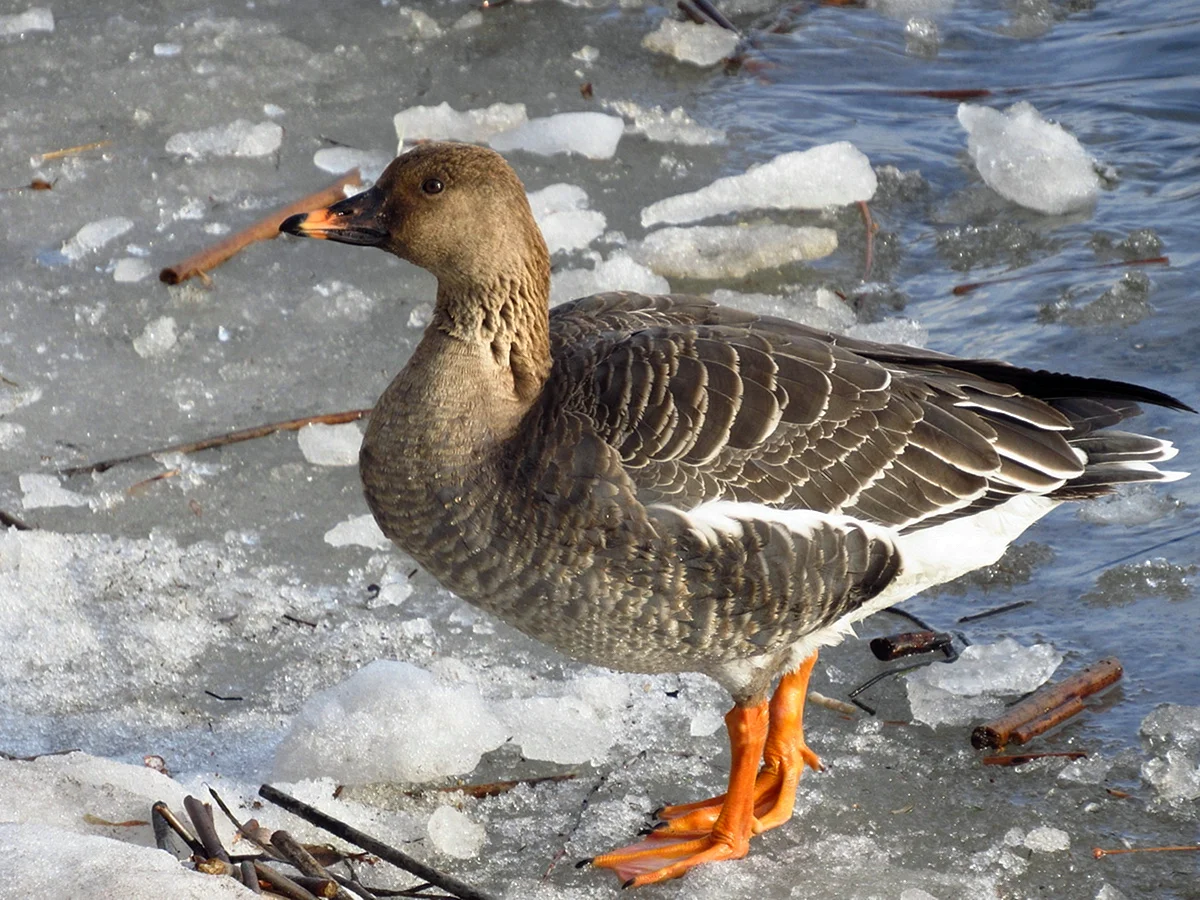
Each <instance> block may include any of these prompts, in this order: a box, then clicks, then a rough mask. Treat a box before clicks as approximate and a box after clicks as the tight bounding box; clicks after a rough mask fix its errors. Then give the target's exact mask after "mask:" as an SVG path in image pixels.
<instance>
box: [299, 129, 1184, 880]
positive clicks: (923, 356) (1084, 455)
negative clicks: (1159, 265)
mask: <svg viewBox="0 0 1200 900" xmlns="http://www.w3.org/2000/svg"><path fill="white" fill-rule="evenodd" d="M283 230H284V231H289V232H291V233H293V234H303V235H308V236H313V237H326V238H331V239H334V240H340V241H343V242H347V243H357V244H366V245H372V246H379V247H381V248H382V249H384V250H388V251H389V252H392V253H395V254H396V255H398V256H401V257H403V258H405V259H408V260H410V261H412V262H414V263H416V264H417V265H420V266H423V267H424V268H426V269H428V270H429V271H431V272H432V273H433V274H434V275H435V276H437V279H438V293H437V304H436V307H435V311H434V315H433V320H432V322H431V324H430V326H429V328H428V329H427V330H426V333H425V336H424V337H423V338H422V340H421V343H420V344H419V346H418V347H417V349H416V350H415V351H414V353H413V356H412V359H411V360H410V361H409V363H408V365H407V366H406V367H405V369H404V371H403V372H401V373H400V375H399V376H397V378H396V379H395V381H393V382H392V384H391V386H390V387H389V388H388V389H387V391H386V392H385V393H384V395H383V396H382V397H381V398H380V400H379V402H378V404H377V406H376V408H375V411H374V413H373V415H372V417H371V422H370V426H369V428H368V429H367V434H366V438H365V440H364V443H363V448H362V456H361V472H362V478H363V483H364V486H365V491H366V497H367V501H368V503H369V505H370V507H371V510H372V512H373V513H374V515H375V518H376V519H377V520H378V522H379V524H380V527H381V528H382V529H383V531H384V533H385V534H387V535H388V536H389V537H390V538H391V539H392V540H394V541H395V542H396V543H397V544H398V545H399V546H400V547H402V548H403V549H404V550H406V551H407V552H408V553H410V554H411V555H412V556H413V557H414V558H415V559H417V560H418V561H419V562H420V563H421V564H422V565H424V566H425V567H426V568H427V569H428V570H429V571H430V572H431V573H432V574H433V575H434V576H435V577H436V578H437V579H438V580H439V581H441V582H442V583H443V584H444V585H446V586H447V587H448V588H450V589H451V590H453V591H455V592H456V593H457V594H459V595H460V596H461V597H463V598H464V599H466V600H468V601H470V602H471V603H473V604H475V605H477V606H479V607H481V608H482V609H485V610H487V611H489V612H491V613H493V614H494V615H496V616H498V617H500V618H501V619H503V620H505V621H506V622H508V623H510V624H512V625H514V626H516V627H517V628H519V629H521V630H522V631H524V632H525V633H527V634H529V635H532V636H533V637H536V638H538V639H539V640H542V641H544V642H546V643H547V644H549V645H551V646H553V647H555V648H557V649H558V650H560V651H562V652H564V653H566V654H569V655H571V656H574V657H576V658H578V659H583V660H587V661H589V662H593V663H598V664H600V665H605V666H609V667H612V668H616V669H622V670H626V671H641V672H664V671H683V670H687V671H698V672H704V673H707V674H709V675H711V676H712V677H713V678H715V679H717V680H718V681H720V682H721V683H722V684H724V685H725V686H726V687H727V688H728V689H729V690H730V692H731V693H732V694H733V696H734V699H735V701H736V704H737V705H736V707H735V711H734V713H731V716H733V717H740V718H738V719H737V722H736V723H735V722H733V721H731V723H730V730H731V737H732V738H733V739H734V746H735V775H734V776H732V777H731V787H730V795H729V796H730V798H733V797H734V796H735V793H736V796H737V797H738V801H737V804H734V803H733V801H732V800H731V801H730V802H728V803H725V802H724V801H723V800H722V798H715V799H714V800H713V801H711V802H709V803H708V804H707V805H706V806H705V807H704V809H703V810H702V811H696V810H693V809H690V808H689V810H687V811H685V812H677V813H676V814H674V815H672V814H671V813H667V814H666V815H667V818H668V820H669V824H668V827H667V829H666V832H665V833H666V834H668V835H669V838H664V837H663V833H656V836H655V837H654V838H652V839H651V840H650V841H648V842H646V844H645V845H635V846H634V847H633V848H627V849H626V850H624V851H618V852H617V853H615V854H610V855H608V856H606V857H602V858H600V859H598V860H597V862H598V863H599V864H601V865H607V866H609V867H611V868H614V869H616V870H617V871H618V873H619V874H621V875H622V877H631V876H634V877H635V880H636V883H639V884H640V883H647V882H650V881H654V880H658V879H660V878H663V877H670V876H673V875H676V874H680V873H681V872H682V871H683V870H684V869H686V868H688V867H689V866H691V865H694V864H695V863H696V862H700V861H705V860H707V859H713V858H723V857H727V856H736V855H740V854H741V853H743V852H744V844H745V840H748V837H749V831H754V830H761V828H762V827H772V826H773V825H774V824H779V822H780V821H782V820H785V819H786V817H787V815H790V809H791V797H790V796H786V795H787V794H788V793H789V791H790V792H791V794H793V795H794V778H795V777H798V770H797V768H796V767H797V766H799V769H802V768H803V766H804V765H805V763H807V764H808V765H810V766H812V765H815V756H812V754H811V751H808V750H807V747H806V746H805V745H804V742H803V736H802V731H801V730H800V725H799V710H798V708H796V706H797V703H799V704H800V705H802V703H803V685H804V684H805V683H806V680H807V671H808V669H809V668H811V661H810V662H808V663H807V666H806V667H802V668H799V669H798V668H797V667H799V666H800V664H801V663H802V662H803V661H804V660H806V659H808V658H809V657H811V656H812V655H813V654H814V653H815V651H816V650H817V649H818V648H819V647H820V646H822V645H824V644H829V643H833V642H835V641H836V640H839V639H840V637H841V636H842V634H844V633H845V631H846V630H847V628H848V626H849V624H850V623H852V622H853V621H855V620H857V619H859V618H862V617H863V616H865V615H867V614H868V613H869V612H871V611H873V610H874V609H878V608H882V607H883V606H887V605H890V604H892V603H895V602H898V601H899V600H902V599H904V598H905V597H907V596H910V595H911V594H913V593H915V592H916V591H919V590H921V589H922V588H923V587H926V586H928V585H929V584H932V583H936V582H938V581H942V580H945V579H946V578H949V577H954V576H955V575H957V574H961V573H962V572H964V571H967V570H969V569H971V568H974V567H976V566H978V565H982V564H985V563H987V562H991V561H993V560H994V559H996V558H998V557H999V555H1000V553H1002V552H1003V550H1004V547H1005V545H1006V544H1007V542H1008V541H1010V540H1011V539H1012V538H1013V537H1015V536H1016V534H1019V533H1020V531H1021V530H1023V529H1024V528H1025V527H1026V526H1027V525H1028V524H1030V523H1031V522H1032V521H1034V520H1036V518H1038V517H1040V515H1042V514H1044V513H1045V512H1047V511H1048V510H1049V509H1050V508H1052V507H1053V506H1054V505H1056V504H1057V502H1059V501H1060V500H1062V499H1067V498H1076V497H1085V496H1092V495H1095V494H1097V493H1102V492H1104V491H1106V490H1108V489H1110V487H1111V485H1114V484H1118V483H1122V482H1125V481H1155V480H1163V479H1169V478H1174V477H1180V476H1179V475H1178V474H1177V473H1163V472H1160V471H1159V470H1157V469H1156V468H1154V466H1153V463H1155V462H1158V461H1162V460H1165V459H1169V458H1171V456H1173V455H1174V450H1173V449H1172V448H1171V447H1170V444H1169V443H1167V442H1165V441H1161V440H1158V439H1156V438H1149V437H1145V436H1141V435H1136V434H1130V433H1125V432H1118V431H1099V429H1103V428H1108V427H1110V426H1112V425H1115V424H1116V423H1118V422H1120V421H1122V420H1124V419H1126V418H1128V417H1130V416H1132V415H1136V414H1137V413H1138V412H1139V409H1138V407H1137V405H1136V404H1137V403H1138V402H1149V403H1155V404H1159V405H1163V406H1168V407H1171V408H1175V409H1186V408H1187V407H1186V406H1184V405H1183V404H1182V403H1180V402H1179V401H1177V400H1174V399H1173V398H1171V397H1168V396H1167V395H1165V394H1161V393H1159V392H1157V391H1153V390H1149V389H1146V388H1140V387H1136V386H1133V385H1127V384H1122V383H1119V382H1114V381H1106V380H1097V379H1087V378H1079V377H1075V376H1070V375H1058V374H1051V373H1047V372H1033V371H1029V370H1026V369H1020V368H1016V367H1013V366H1009V365H1007V364H1005V363H1000V362H994V361H987V360H961V359H956V358H953V357H950V356H946V355H943V354H938V353H934V352H930V351H923V350H915V349H912V348H908V347H898V346H885V345H880V344H873V343H869V342H865V341H855V340H850V339H847V338H844V337H840V336H836V335H832V334H828V333H825V332H821V331H817V330H814V329H811V328H806V327H804V326H801V325H798V324H795V323H793V322H788V321H786V320H783V319H778V318H771V317H765V316H755V315H751V314H749V313H745V312H741V311H738V310H734V309H729V308H724V307H719V306H716V305H714V304H712V303H711V302H709V301H707V300H705V299H702V298H697V297H686V296H673V295H671V296H645V295H640V294H628V293H609V294H599V295H596V296H592V297H586V298H583V299H581V300H576V301H574V302H572V303H568V304H565V305H563V306H559V307H557V308H555V309H554V310H549V309H548V297H549V257H548V254H547V251H546V247H545V243H544V242H543V240H542V237H541V234H540V232H539V230H538V228H537V225H536V224H535V222H534V220H533V217H532V215H531V213H530V211H529V206H528V203H527V202H526V200H525V194H524V189H523V187H522V185H521V183H520V181H519V180H518V179H517V177H516V175H515V174H514V173H513V171H512V170H511V169H510V168H509V167H508V165H507V164H506V163H505V162H504V161H503V160H502V159H501V158H500V157H499V156H498V155H497V154H495V153H493V152H492V151H490V150H485V149H483V148H479V147H473V146H469V145H462V144H426V145H422V146H419V147H417V148H415V149H414V150H412V151H410V152H408V153H406V154H405V155H404V156H401V157H400V158H398V159H397V160H396V161H395V162H393V163H392V165H391V166H389V168H388V169H387V171H386V172H385V173H384V175H383V177H382V178H381V179H380V181H379V183H378V184H377V185H376V186H375V187H374V188H372V189H371V190H369V191H366V192H364V193H363V194H360V195H358V196H356V197H352V198H349V199H348V200H345V201H343V202H341V203H338V204H335V205H334V206H332V207H330V208H329V209H328V210H320V211H316V212H314V213H310V214H308V215H307V216H297V217H294V218H292V219H289V220H288V221H287V222H285V223H284V225H283ZM950 529H956V530H953V531H952V530H950ZM960 534H962V535H966V537H965V538H962V539H961V540H962V541H963V547H964V548H965V549H963V550H962V551H961V559H953V558H949V559H947V558H945V557H953V555H954V554H953V553H950V552H948V551H951V550H954V548H955V546H956V545H957V542H958V541H959V540H960V538H959V535H960ZM948 540H949V541H950V542H949V543H948ZM793 670H796V671H797V672H798V673H802V677H801V676H800V675H799V674H796V675H792V676H787V677H785V679H784V683H783V685H782V686H781V688H780V691H779V692H777V694H776V705H777V706H778V707H779V709H778V710H777V709H776V706H774V705H773V706H772V708H771V712H770V719H771V722H770V725H771V729H772V738H770V739H766V740H767V750H766V755H765V757H763V758H764V760H765V761H764V768H763V773H762V774H760V775H759V776H758V783H757V785H756V784H755V782H754V770H755V769H756V768H757V765H758V759H759V757H762V756H763V750H762V746H761V744H762V740H763V739H764V738H761V737H759V736H756V735H757V731H756V729H757V730H761V731H763V732H764V734H765V730H764V729H765V728H766V724H765V723H766V719H765V716H766V715H767V713H766V712H765V710H766V696H767V693H768V691H769V690H770V687H771V684H772V682H773V681H774V679H776V678H777V677H779V676H780V675H781V674H783V673H785V672H791V671H793ZM796 679H800V680H799V681H797V680H796ZM797 693H798V695H799V700H798V701H797V700H796V699H795V695H796V694H797ZM785 695H786V698H788V699H787V702H786V703H785V702H784V700H781V699H780V698H781V697H784V696H785ZM756 711H757V712H756ZM755 716H758V718H755ZM747 717H749V718H747ZM759 719H761V720H762V721H761V722H759ZM792 719H794V720H795V721H794V722H793V721H792ZM743 720H745V721H743ZM747 722H750V724H746V723H747ZM760 726H761V727H760ZM742 731H747V733H749V734H750V735H751V737H750V738H749V740H750V744H749V745H748V746H749V748H750V749H749V750H748V751H746V753H743V752H742V751H743V750H744V749H745V748H744V747H742V746H741V745H740V744H739V741H741V740H742V738H741V737H739V736H738V735H739V734H740V733H741V732H742ZM756 741H757V742H758V748H757V750H756V749H754V748H755V742H756ZM780 747H783V748H784V749H782V750H781V749H779V748H780ZM772 748H775V749H772ZM747 753H748V754H750V755H753V756H754V758H753V759H752V760H751V762H750V763H748V764H747V763H744V762H740V761H739V760H741V758H742V756H745V755H747ZM747 765H749V766H750V768H749V770H748V771H749V772H750V775H749V776H746V775H745V770H746V766H747ZM739 767H740V768H739ZM739 772H740V773H741V774H738V773H739ZM780 773H782V774H780ZM768 776H769V777H768ZM793 776H794V777H793ZM747 777H749V779H750V781H749V783H748V784H749V787H746V786H742V787H738V786H737V785H738V784H741V782H744V781H746V778H747ZM738 779H741V781H738ZM764 779H765V780H764ZM789 779H790V780H789ZM735 782H737V783H736V784H735ZM764 785H765V786H764ZM789 785H790V786H789ZM747 791H749V792H750V793H747ZM747 797H750V798H751V799H750V800H747V799H746V798H747ZM747 803H749V805H748V806H747V805H746V804H747ZM734 805H738V806H739V810H740V811H733V810H732V806H734ZM742 807H745V808H744V809H742ZM784 807H786V810H785V809H784ZM768 808H769V809H768ZM701 812H702V813H703V814H701ZM697 816H699V819H697ZM721 817H724V818H725V819H727V820H729V821H726V822H725V824H724V825H720V822H719V819H720V818H721ZM734 819H737V826H736V828H733V830H734V831H737V830H739V829H740V830H741V831H743V832H746V833H745V834H742V835H740V836H738V837H736V839H733V840H728V841H727V840H724V838H723V837H722V836H723V835H725V833H726V832H728V831H730V827H727V826H729V824H730V822H732V821H733V820H734ZM700 820H702V821H700ZM697 821H700V824H699V825H697ZM714 822H716V823H717V824H718V825H720V827H716V828H715V830H714V827H713V825H714ZM754 822H757V823H758V824H753V823H754ZM763 822H768V823H769V824H767V825H763V824H762V823H763ZM684 838H687V839H688V840H687V841H684ZM723 841H724V842H723ZM681 843H683V844H686V845H687V848H686V850H683V851H681V850H679V849H678V847H679V845H680V844H681ZM693 844H695V845H697V846H692V845H693ZM701 845H702V846H701Z"/></svg>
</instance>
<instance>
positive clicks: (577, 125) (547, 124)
mask: <svg viewBox="0 0 1200 900" xmlns="http://www.w3.org/2000/svg"><path fill="white" fill-rule="evenodd" d="M624 132H625V122H624V120H622V119H620V118H618V117H617V116H608V115H605V114H604V113H598V112H568V113H558V114H557V115H554V116H547V117H545V118H542V119H530V120H529V121H528V122H525V123H523V124H521V125H518V126H517V127H516V128H513V129H510V130H508V131H503V132H501V133H499V134H495V135H493V136H492V137H490V138H488V143H489V144H490V145H491V146H492V149H493V150H499V151H501V152H505V151H508V150H525V151H527V152H529V153H538V154H541V155H542V156H552V155H554V154H555V153H578V154H579V155H580V156H586V157H587V158H588V159H612V157H613V156H614V155H615V154H616V152H617V143H618V142H619V141H620V140H621V135H622V134H624Z"/></svg>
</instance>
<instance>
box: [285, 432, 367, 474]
mask: <svg viewBox="0 0 1200 900" xmlns="http://www.w3.org/2000/svg"><path fill="white" fill-rule="evenodd" d="M296 438H297V440H298V441H299V443H300V452H301V453H303V454H304V458H305V459H306V460H308V461H309V462H310V463H312V464H313V465H317V466H353V465H356V464H357V463H358V449H359V447H361V446H362V432H361V431H360V430H359V428H358V425H356V424H355V423H354V422H346V423H344V424H342V425H324V424H321V423H320V422H314V423H312V424H311V425H305V426H304V427H303V428H301V429H300V431H299V432H298V433H297V435H296Z"/></svg>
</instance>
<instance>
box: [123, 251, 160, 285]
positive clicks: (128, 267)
mask: <svg viewBox="0 0 1200 900" xmlns="http://www.w3.org/2000/svg"><path fill="white" fill-rule="evenodd" d="M153 272H154V268H153V267H152V266H151V265H150V263H148V262H146V261H145V260H144V259H138V258H137V257H136V256H126V257H123V258H121V259H118V260H117V262H116V265H114V266H113V281H118V282H122V283H132V282H136V281H142V280H144V279H146V278H147V277H149V276H150V275H151V274H152V273H153Z"/></svg>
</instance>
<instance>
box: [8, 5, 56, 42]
mask: <svg viewBox="0 0 1200 900" xmlns="http://www.w3.org/2000/svg"><path fill="white" fill-rule="evenodd" d="M53 30H54V13H52V12H51V11H50V10H48V9H46V7H44V6H31V7H29V9H27V10H25V12H23V13H14V14H13V15H10V16H0V37H9V36H11V35H16V34H28V33H29V32H31V31H53Z"/></svg>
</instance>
